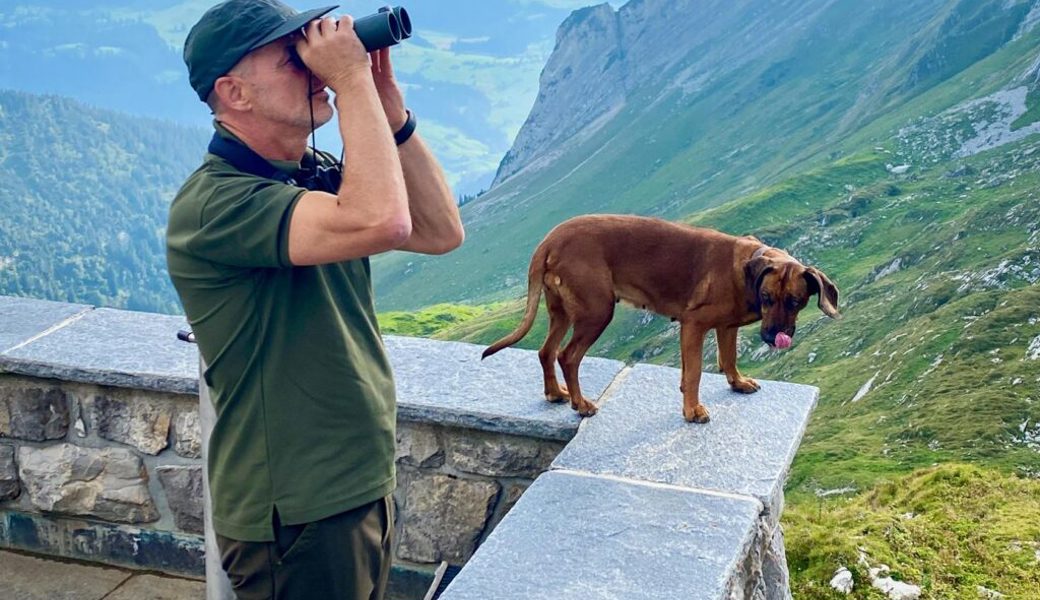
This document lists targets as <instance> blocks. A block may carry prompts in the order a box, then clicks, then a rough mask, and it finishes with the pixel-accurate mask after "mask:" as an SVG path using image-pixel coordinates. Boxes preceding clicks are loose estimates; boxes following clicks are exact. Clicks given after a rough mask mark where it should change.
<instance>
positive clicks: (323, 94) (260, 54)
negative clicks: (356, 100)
mask: <svg viewBox="0 0 1040 600" xmlns="http://www.w3.org/2000/svg"><path fill="white" fill-rule="evenodd" d="M295 39H296V34H294V35H289V36H286V37H283V38H280V39H277V40H275V41H273V42H271V43H270V44H267V45H266V46H262V47H260V48H257V49H256V50H254V51H253V52H251V53H250V54H249V55H248V56H247V57H246V58H244V59H243V62H245V61H248V64H245V65H242V66H243V67H244V68H243V69H242V70H241V72H240V74H239V77H240V78H241V79H242V80H243V81H244V82H245V85H246V87H247V89H248V90H249V95H250V100H251V102H252V107H253V110H254V111H255V113H256V114H257V115H258V116H260V117H262V118H263V119H265V120H268V121H271V122H272V123H278V124H280V125H284V126H288V127H290V128H293V129H300V130H301V131H305V132H308V133H309V132H310V130H311V111H310V108H309V107H308V106H307V103H308V99H310V102H311V104H312V105H313V107H314V127H315V128H317V127H321V126H322V125H324V124H325V123H328V122H329V121H330V120H331V119H332V114H333V112H332V106H331V104H330V103H329V94H328V92H327V91H326V90H325V82H323V81H321V80H320V79H318V78H317V77H313V76H310V74H309V72H308V71H307V70H306V69H305V68H302V67H301V66H300V65H301V63H299V62H298V61H295V60H293V58H292V54H291V53H290V51H291V50H293V49H294V48H295ZM311 91H314V92H315V93H314V94H313V96H312V95H311V94H310V92H311Z"/></svg>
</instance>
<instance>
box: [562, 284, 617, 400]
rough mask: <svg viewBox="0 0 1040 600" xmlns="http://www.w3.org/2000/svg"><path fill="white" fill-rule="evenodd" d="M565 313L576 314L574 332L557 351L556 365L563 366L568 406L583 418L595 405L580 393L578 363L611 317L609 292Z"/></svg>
mask: <svg viewBox="0 0 1040 600" xmlns="http://www.w3.org/2000/svg"><path fill="white" fill-rule="evenodd" d="M568 308H570V307H568ZM568 312H570V313H571V314H572V315H575V316H576V318H575V319H574V334H573V335H572V336H571V339H570V341H569V342H567V345H566V346H565V347H564V349H563V352H562V353H561V354H560V367H561V368H562V369H563V378H564V380H565V381H566V382H567V389H569V390H570V393H571V408H573V409H574V410H576V411H578V414H579V415H581V416H583V417H591V416H592V415H594V414H596V405H595V404H593V403H592V402H589V400H588V399H587V398H585V396H584V395H582V393H581V386H580V385H579V384H578V366H579V365H580V364H581V359H583V358H585V353H586V352H588V350H589V347H590V346H592V344H593V343H595V341H596V340H597V339H599V336H600V335H601V334H602V333H603V330H604V329H606V328H607V325H609V324H610V320H611V319H613V318H614V298H613V295H612V294H611V293H607V294H606V295H605V296H604V298H603V300H602V301H600V302H596V303H594V304H591V305H590V306H586V307H585V308H583V310H582V311H580V312H578V311H573V310H569V311H568ZM579 315H580V316H579Z"/></svg>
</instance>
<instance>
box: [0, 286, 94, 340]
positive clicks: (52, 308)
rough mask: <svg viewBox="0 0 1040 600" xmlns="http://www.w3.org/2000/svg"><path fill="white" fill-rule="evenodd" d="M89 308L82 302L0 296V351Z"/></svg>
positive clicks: (89, 308) (90, 308)
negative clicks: (0, 325)
mask: <svg viewBox="0 0 1040 600" xmlns="http://www.w3.org/2000/svg"><path fill="white" fill-rule="evenodd" d="M89 310H92V307H90V306H87V305H85V304H66V303H64V302H51V301H49V300H36V299H34V298H18V297H15V296H0V323H3V327H0V354H2V353H4V352H6V351H7V350H10V349H11V348H14V347H15V346H17V345H18V344H21V343H23V342H25V341H26V340H29V339H31V338H32V337H33V336H35V335H39V334H41V333H43V332H45V331H47V330H48V329H50V328H51V327H54V326H56V325H59V324H61V323H63V322H65V321H67V320H68V319H70V318H72V317H74V316H76V315H78V314H81V313H85V312H87V311H89Z"/></svg>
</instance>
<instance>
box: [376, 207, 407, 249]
mask: <svg viewBox="0 0 1040 600" xmlns="http://www.w3.org/2000/svg"><path fill="white" fill-rule="evenodd" d="M379 232H380V233H379V237H380V239H381V240H383V241H384V242H385V244H386V246H387V249H388V250H392V249H394V248H398V247H400V246H402V245H403V244H404V243H405V242H407V241H408V238H410V237H412V219H411V216H409V214H408V213H407V212H405V213H404V214H400V215H393V216H391V217H389V218H388V219H386V221H384V222H383V223H381V224H380V226H379Z"/></svg>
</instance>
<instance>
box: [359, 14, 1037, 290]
mask: <svg viewBox="0 0 1040 600" xmlns="http://www.w3.org/2000/svg"><path fill="white" fill-rule="evenodd" d="M746 4H747V3H733V4H732V6H727V7H726V8H725V9H720V10H724V11H725V12H727V14H728V12H729V11H737V10H751V8H748V7H745V8H743V9H742V8H740V7H742V6H744V5H746ZM809 7H816V9H818V10H815V12H813V13H812V16H811V18H807V20H806V21H805V23H803V24H801V25H800V26H799V27H796V28H790V27H786V28H783V29H780V30H774V29H771V28H770V25H769V23H764V22H762V19H763V16H762V14H763V13H762V12H761V11H758V10H757V9H755V10H751V12H749V13H748V15H746V16H747V19H746V21H747V22H748V23H751V24H753V25H748V27H752V29H751V30H749V31H744V30H741V31H734V32H733V35H734V36H738V37H739V36H751V38H752V39H759V38H760V39H764V40H771V39H773V38H776V37H780V38H781V39H782V40H783V41H782V42H778V43H777V45H776V46H775V48H773V49H772V51H771V52H769V53H764V54H762V55H757V54H755V53H754V52H753V51H752V50H753V49H750V48H747V47H746V46H745V47H744V48H732V47H729V46H726V47H724V48H721V49H720V48H702V47H698V48H695V49H692V50H691V55H690V57H689V58H688V60H686V61H685V62H681V63H679V64H678V65H677V66H676V67H675V70H674V72H673V71H668V72H666V73H661V74H660V77H659V79H660V81H658V80H657V79H655V80H654V81H648V82H645V85H642V83H643V82H639V83H634V84H633V87H634V91H633V92H632V94H631V95H630V97H629V99H628V102H627V104H626V105H625V106H624V107H623V108H622V109H621V110H620V112H619V113H618V114H617V116H616V117H614V118H613V120H611V121H610V122H609V123H608V124H607V125H605V126H604V127H603V128H602V129H600V130H598V131H596V133H595V134H594V135H592V136H591V137H590V138H589V139H588V140H586V141H584V142H581V143H576V145H575V147H573V148H572V149H570V151H568V152H565V153H563V154H562V155H560V156H559V157H557V158H555V159H554V160H552V161H550V163H549V164H548V165H547V166H545V167H544V168H542V169H539V170H534V171H531V172H525V173H520V174H518V175H516V176H514V177H513V178H511V179H509V180H506V181H505V182H504V183H502V184H501V185H499V186H497V187H496V188H494V189H493V190H491V191H490V192H488V193H487V194H485V195H484V196H482V197H481V198H479V199H478V200H476V201H474V202H472V203H470V204H469V205H467V206H466V207H465V209H464V219H465V221H466V225H467V243H466V245H465V246H464V247H463V248H461V249H460V250H458V251H456V252H454V253H452V254H451V255H449V256H446V257H433V258H427V257H416V256H414V255H407V254H400V255H391V256H388V257H383V258H381V259H380V260H379V261H377V268H376V269H375V271H374V272H375V276H376V284H377V289H378V291H379V295H380V298H381V301H382V302H383V303H384V305H385V306H387V307H388V308H391V309H407V310H415V309H419V308H422V307H423V306H428V305H431V304H434V303H441V302H464V303H483V302H487V301H498V300H507V299H510V298H513V297H515V296H517V295H519V294H521V293H522V290H521V288H522V281H523V278H524V276H525V273H526V264H527V260H528V258H529V256H530V252H531V250H532V249H533V248H534V246H535V245H536V244H537V243H538V241H539V240H540V239H541V238H542V237H543V236H544V235H545V234H546V233H547V232H548V231H549V230H550V229H551V228H552V227H553V226H555V225H556V224H557V223H559V222H560V221H562V220H564V219H566V218H568V217H570V216H574V215H578V214H585V213H593V212H623V213H635V214H652V215H657V216H663V217H666V218H672V219H681V218H684V217H685V216H687V215H690V214H691V213H693V212H696V211H700V210H703V209H706V208H710V207H714V206H719V205H722V204H724V203H727V202H731V201H733V200H734V199H737V198H740V197H742V196H745V195H747V194H752V193H755V192H757V191H760V190H762V189H763V188H764V187H766V186H770V185H776V184H779V183H781V182H783V181H785V180H788V179H790V178H791V177H792V176H795V175H798V174H801V173H806V172H808V171H810V170H812V169H816V168H826V167H828V166H829V165H832V164H833V163H834V162H835V161H836V160H839V159H841V158H843V157H849V156H851V155H853V154H856V153H859V152H861V151H862V150H863V149H865V148H871V147H873V146H874V145H876V144H877V143H879V142H884V140H888V139H890V138H891V137H892V136H893V135H894V134H896V133H897V131H898V130H899V129H900V128H902V127H904V126H906V125H907V124H908V123H909V122H911V121H912V120H913V119H916V118H918V117H922V116H925V115H932V114H936V113H939V112H941V111H943V110H945V109H947V108H949V107H952V106H954V105H956V104H958V103H960V102H962V101H964V100H967V99H970V98H974V97H979V96H982V95H985V94H988V93H991V92H993V91H995V90H997V89H1001V88H1004V87H1006V86H1008V85H1009V82H1011V81H1013V80H1015V79H1017V78H1019V77H1020V76H1021V75H1022V74H1023V73H1024V72H1025V71H1026V70H1027V68H1028V67H1029V66H1030V63H1031V62H1032V61H1033V59H1034V58H1035V57H1036V55H1037V51H1038V48H1040V31H1037V30H1033V31H1032V32H1031V33H1028V34H1026V35H1023V36H1021V37H1020V38H1018V39H1017V40H1015V41H1012V39H1013V38H1014V36H1015V34H1016V32H1017V29H1018V27H1019V26H1020V25H1021V23H1022V22H1023V19H1024V18H1025V15H1026V13H1027V12H1028V10H1029V8H1030V4H1029V3H1026V2H1010V3H1004V2H996V1H988V2H984V3H979V2H971V1H961V0H915V1H912V2H903V1H898V2H896V1H894V0H893V1H888V0H885V1H882V2H872V3H868V4H866V5H864V4H863V3H862V2H851V1H844V0H841V1H838V2H831V3H823V2H810V3H807V4H806V10H809ZM759 8H761V7H759ZM788 8H789V7H788ZM762 10H763V11H766V12H769V11H779V12H778V15H777V17H778V18H779V17H780V16H782V14H783V13H784V10H785V9H784V8H783V7H781V6H780V5H779V4H775V5H774V4H770V5H769V8H768V9H765V8H763V9H762ZM769 14H770V15H772V13H771V12H769ZM694 16H695V15H693V14H691V15H687V16H686V17H684V18H691V19H693V18H694ZM696 17H697V19H705V18H707V16H705V15H696ZM737 21H738V22H744V20H740V19H738V20H737ZM701 26H702V24H701V23H700V21H698V24H697V25H696V27H698V28H699V27H701ZM776 26H779V25H775V26H774V27H776ZM691 27H693V25H691ZM704 27H707V25H704ZM645 43H649V42H645ZM951 48H955V49H956V50H957V51H956V52H954V51H952V50H951ZM708 50H712V52H728V53H729V54H727V55H726V56H727V57H728V59H729V60H727V61H726V62H724V63H722V64H724V65H729V64H733V65H734V66H733V68H732V69H729V70H726V69H722V68H720V69H718V70H714V71H710V72H707V73H705V74H704V81H700V80H696V81H693V82H690V81H687V78H689V77H690V74H689V73H686V71H685V70H684V69H686V68H687V67H688V65H689V64H691V63H695V62H696V61H697V60H698V59H699V57H700V56H701V55H702V54H703V53H705V52H708ZM644 51H645V50H644ZM746 55H747V56H746ZM739 229H741V230H743V229H744V228H743V227H741V228H739Z"/></svg>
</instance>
